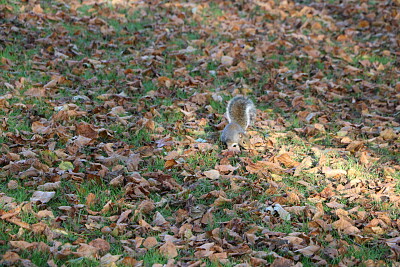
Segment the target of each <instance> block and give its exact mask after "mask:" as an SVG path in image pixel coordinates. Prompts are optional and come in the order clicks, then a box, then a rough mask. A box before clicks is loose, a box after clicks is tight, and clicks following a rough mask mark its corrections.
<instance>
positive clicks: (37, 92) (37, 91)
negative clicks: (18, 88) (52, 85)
mask: <svg viewBox="0 0 400 267" xmlns="http://www.w3.org/2000/svg"><path fill="white" fill-rule="evenodd" d="M24 95H26V96H32V97H44V96H46V89H44V88H38V87H32V88H31V89H29V90H27V91H26V92H25V93H24Z"/></svg>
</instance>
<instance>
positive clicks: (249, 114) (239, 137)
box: [221, 96, 257, 149]
mask: <svg viewBox="0 0 400 267" xmlns="http://www.w3.org/2000/svg"><path fill="white" fill-rule="evenodd" d="M256 112H257V111H256V107H255V106H254V103H253V101H251V100H250V99H248V98H246V97H243V96H236V97H234V98H232V99H231V100H230V101H229V102H228V106H227V107H226V117H227V118H228V122H229V124H228V125H226V126H225V128H224V130H223V131H222V134H221V141H222V142H223V143H225V144H226V145H227V146H228V149H231V148H237V149H239V147H238V146H241V147H243V148H244V149H248V148H250V140H249V136H248V135H247V134H246V129H247V127H249V126H250V125H251V124H252V123H253V122H254V120H255V117H256Z"/></svg>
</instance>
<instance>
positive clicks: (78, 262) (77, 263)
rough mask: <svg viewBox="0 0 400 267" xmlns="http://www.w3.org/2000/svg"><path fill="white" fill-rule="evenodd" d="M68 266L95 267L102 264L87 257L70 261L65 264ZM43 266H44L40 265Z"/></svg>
mask: <svg viewBox="0 0 400 267" xmlns="http://www.w3.org/2000/svg"><path fill="white" fill-rule="evenodd" d="M65 265H66V266H71V267H72V266H85V267H86V266H87V267H92V266H93V267H94V266H99V265H100V263H99V262H98V261H96V260H94V259H89V258H85V257H80V258H76V259H69V260H68V261H66V262H65ZM39 266H43V265H39Z"/></svg>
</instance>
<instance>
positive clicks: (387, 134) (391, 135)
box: [379, 128, 397, 141]
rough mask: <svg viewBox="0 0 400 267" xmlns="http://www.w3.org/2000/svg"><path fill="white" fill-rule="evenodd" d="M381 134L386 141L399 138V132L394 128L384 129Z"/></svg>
mask: <svg viewBox="0 0 400 267" xmlns="http://www.w3.org/2000/svg"><path fill="white" fill-rule="evenodd" d="M379 136H380V137H382V138H383V140H385V141H390V140H394V139H396V138H397V134H396V133H395V132H394V130H393V129H392V128H387V129H385V130H383V131H382V132H380V134H379Z"/></svg>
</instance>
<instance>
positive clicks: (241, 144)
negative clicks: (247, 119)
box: [226, 133, 251, 151]
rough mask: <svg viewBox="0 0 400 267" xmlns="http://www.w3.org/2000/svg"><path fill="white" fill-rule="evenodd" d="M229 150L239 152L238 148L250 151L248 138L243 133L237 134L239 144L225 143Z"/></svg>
mask: <svg viewBox="0 0 400 267" xmlns="http://www.w3.org/2000/svg"><path fill="white" fill-rule="evenodd" d="M226 145H227V146H228V149H229V150H237V151H240V147H242V148H244V149H250V148H251V144H250V138H249V136H248V135H247V134H245V133H239V142H229V141H228V142H226Z"/></svg>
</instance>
